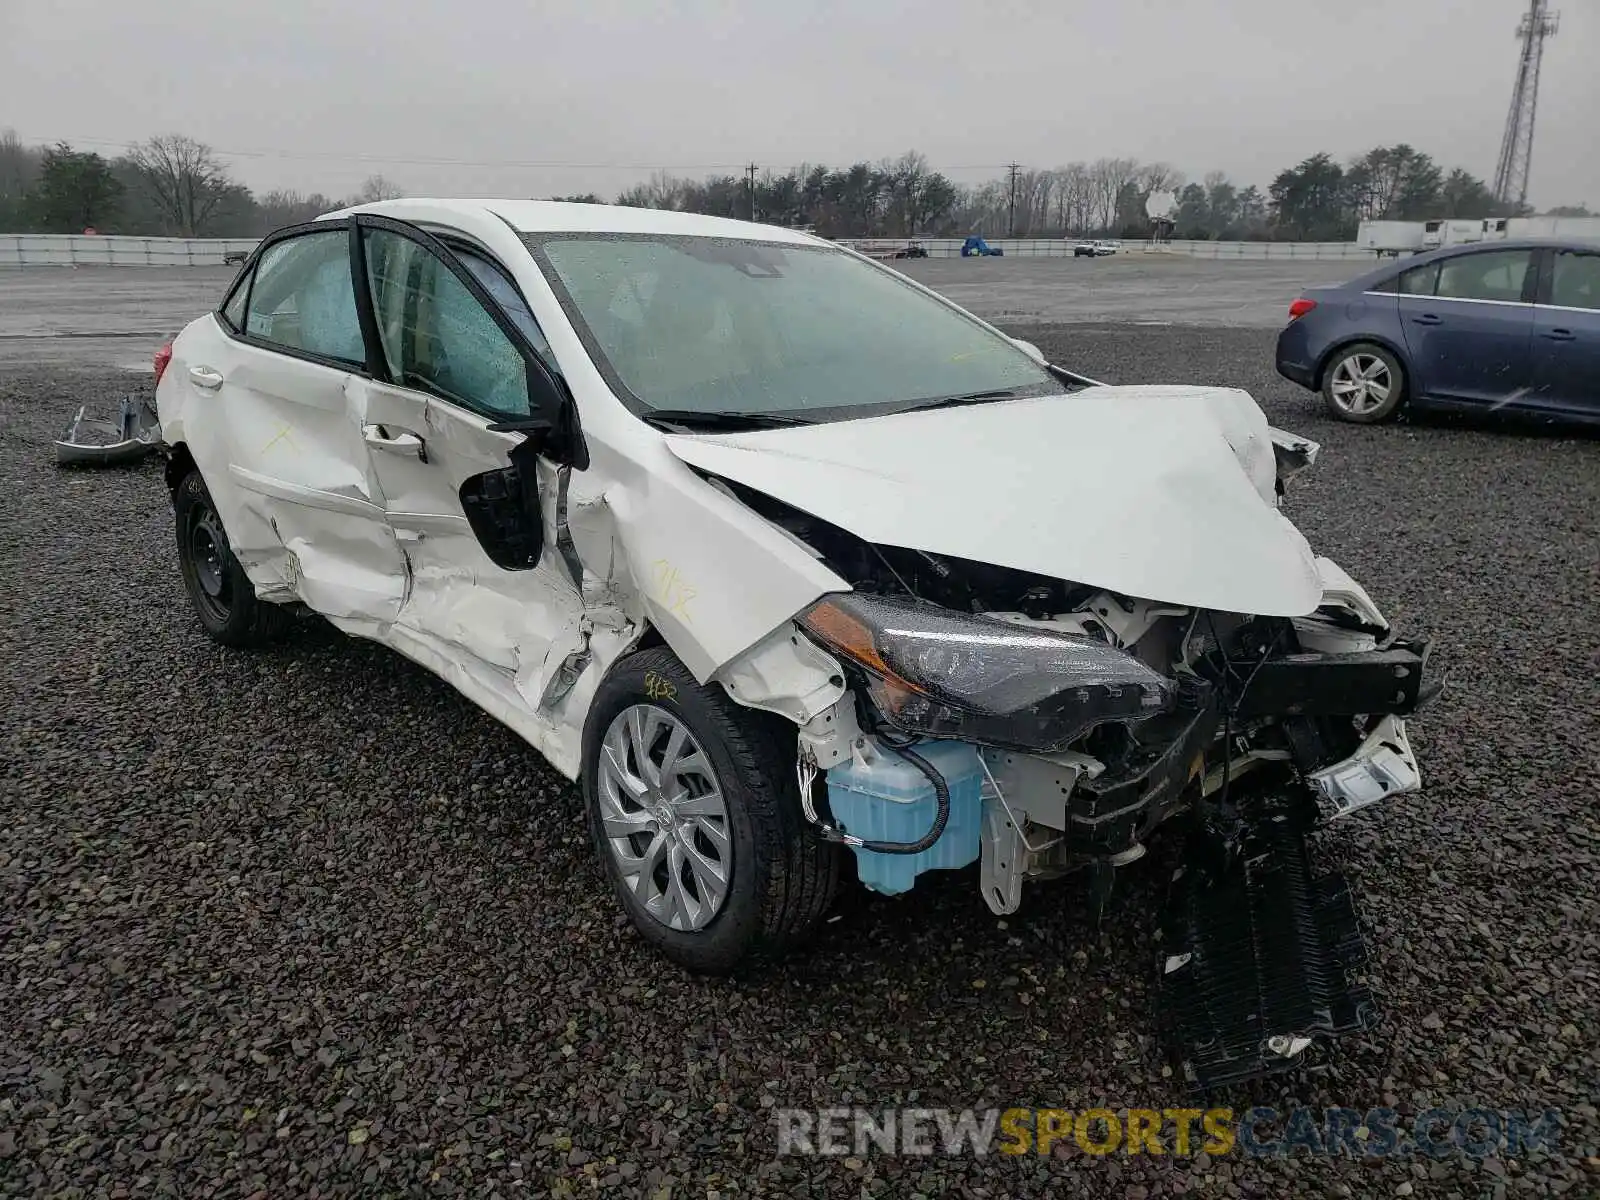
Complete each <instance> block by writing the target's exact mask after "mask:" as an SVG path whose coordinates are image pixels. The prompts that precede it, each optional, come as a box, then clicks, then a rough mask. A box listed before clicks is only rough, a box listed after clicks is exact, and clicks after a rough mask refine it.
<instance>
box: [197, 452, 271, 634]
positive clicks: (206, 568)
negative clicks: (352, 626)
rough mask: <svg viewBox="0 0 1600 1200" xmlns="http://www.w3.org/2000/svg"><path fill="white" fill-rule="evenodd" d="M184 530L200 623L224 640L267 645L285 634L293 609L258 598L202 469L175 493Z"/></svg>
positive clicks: (207, 631) (209, 632)
mask: <svg viewBox="0 0 1600 1200" xmlns="http://www.w3.org/2000/svg"><path fill="white" fill-rule="evenodd" d="M172 508H173V514H174V516H175V518H176V525H177V535H178V566H179V569H180V570H181V571H182V572H183V586H184V588H185V589H186V590H187V591H188V593H189V603H190V604H192V605H193V606H194V611H195V615H196V616H197V617H199V618H200V625H201V627H202V628H204V629H205V631H206V633H207V634H209V635H210V637H211V639H212V640H213V641H216V642H220V643H221V644H222V645H224V646H234V647H241V648H247V647H253V646H264V645H266V644H268V643H269V642H273V641H276V640H277V639H278V638H279V637H281V636H282V634H283V632H284V630H285V629H287V628H288V626H289V623H290V620H291V618H290V615H289V612H288V610H287V609H284V608H282V607H280V606H279V605H276V604H267V603H264V602H262V601H261V600H259V599H257V597H256V589H255V585H253V584H252V583H251V582H250V577H249V576H248V575H246V574H245V572H244V568H243V567H242V566H240V565H239V560H238V559H236V558H234V556H233V551H232V550H231V549H229V547H228V535H227V532H226V531H225V530H224V529H223V528H222V518H221V517H220V516H218V515H217V508H216V505H215V504H214V503H213V502H212V499H211V493H210V492H208V491H207V490H206V484H205V480H203V479H201V478H200V472H199V471H190V472H189V473H188V474H187V475H185V476H184V477H183V480H182V482H180V483H179V484H178V486H177V489H176V490H175V491H174V492H173V494H172Z"/></svg>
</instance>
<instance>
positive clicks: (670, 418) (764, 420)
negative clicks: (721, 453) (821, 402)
mask: <svg viewBox="0 0 1600 1200" xmlns="http://www.w3.org/2000/svg"><path fill="white" fill-rule="evenodd" d="M640 417H641V418H642V419H643V420H645V421H648V422H649V423H650V424H652V425H657V426H667V425H676V426H678V427H679V428H682V429H707V430H713V431H719V430H720V431H727V432H729V433H734V432H737V431H738V430H741V429H782V428H785V427H786V426H790V425H811V424H815V422H813V421H810V420H807V419H806V418H805V417H791V416H787V415H785V414H783V413H763V412H721V411H717V410H715V409H711V410H703V409H694V408H652V409H651V410H650V411H649V412H646V413H641V414H640Z"/></svg>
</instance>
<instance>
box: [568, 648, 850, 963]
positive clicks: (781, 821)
mask: <svg viewBox="0 0 1600 1200" xmlns="http://www.w3.org/2000/svg"><path fill="white" fill-rule="evenodd" d="M584 747H585V752H584V770H583V792H584V800H585V805H586V808H587V810H588V819H589V829H590V834H591V836H592V838H593V841H594V845H595V849H596V851H597V852H598V854H599V856H600V861H601V864H602V866H603V868H604V870H605V873H606V876H607V878H608V879H610V881H611V883H612V886H613V888H614V889H615V891H616V893H617V897H618V899H619V900H620V901H621V903H622V907H623V909H624V910H625V911H626V912H627V914H628V917H629V919H630V920H631V921H632V922H633V925H634V927H635V928H636V929H637V930H638V931H639V933H640V934H641V936H643V937H644V939H645V940H646V941H647V942H649V943H650V944H651V945H653V946H655V947H656V948H657V949H658V950H660V951H661V952H662V953H664V954H665V955H666V956H667V957H668V958H670V959H672V960H673V961H674V962H676V963H678V964H679V965H680V966H683V967H686V968H688V969H689V970H691V971H696V972H700V973H703V974H713V975H723V974H728V973H730V972H732V971H734V970H736V969H738V968H739V967H741V966H743V965H746V964H748V963H750V962H752V961H758V960H761V959H771V958H775V957H777V956H779V955H781V954H782V953H783V952H785V951H786V950H788V949H790V948H791V947H793V946H795V945H796V944H797V943H799V942H801V941H802V940H803V939H804V938H805V937H806V936H807V935H808V934H809V933H811V932H812V931H813V930H814V929H815V927H816V925H817V924H818V922H819V921H820V920H821V918H822V917H823V915H824V914H825V913H826V912H827V910H828V908H829V906H830V905H831V903H832V901H833V898H834V894H835V892H836V890H837V888H838V883H839V875H840V867H841V863H842V858H841V853H840V850H839V847H837V846H834V845H831V844H829V843H826V842H824V841H822V840H821V839H820V838H818V837H817V836H816V834H815V833H813V832H812V831H811V830H810V829H808V828H807V827H806V825H805V822H804V817H803V816H802V814H801V812H800V801H799V785H798V783H797V781H796V773H795V754H796V745H795V732H794V726H793V725H790V724H788V723H787V722H785V721H783V720H782V719H781V718H777V717H773V716H771V715H770V714H767V713H762V712H757V711H755V710H753V709H747V708H744V707H743V706H742V705H738V704H735V703H734V702H733V701H732V700H730V699H729V698H728V696H727V694H726V693H725V692H724V691H723V690H722V689H721V688H720V687H717V686H715V685H712V686H706V687H702V686H701V685H700V684H698V683H696V682H695V680H694V676H692V675H691V674H690V673H689V671H688V670H687V668H685V667H684V666H683V664H682V663H680V662H679V661H678V659H677V658H676V656H674V655H673V654H672V652H671V651H670V650H668V649H666V648H665V647H653V648H651V649H648V650H642V651H640V652H638V653H637V654H633V655H631V656H629V657H628V658H626V659H624V660H622V661H621V662H620V663H618V664H617V665H616V666H614V667H613V668H612V670H611V673H610V674H609V675H608V676H607V677H606V680H605V682H604V683H602V684H601V685H600V689H599V691H598V692H597V693H596V695H595V700H594V704H593V706H592V707H591V709H590V712H589V719H588V722H587V724H586V726H585V731H584Z"/></svg>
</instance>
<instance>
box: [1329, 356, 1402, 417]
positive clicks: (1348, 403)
mask: <svg viewBox="0 0 1600 1200" xmlns="http://www.w3.org/2000/svg"><path fill="white" fill-rule="evenodd" d="M1405 398H1406V373H1405V368H1404V367H1402V366H1401V365H1400V360H1399V359H1397V358H1396V357H1395V356H1394V355H1393V354H1391V353H1390V352H1389V351H1387V350H1385V349H1384V348H1383V347H1382V346H1378V345H1374V344H1373V343H1371V342H1357V343H1355V344H1354V345H1351V346H1345V347H1344V348H1343V349H1341V350H1338V351H1336V352H1335V353H1334V356H1333V357H1332V358H1331V359H1330V360H1329V361H1328V365H1327V367H1326V368H1325V369H1324V370H1323V372H1322V399H1323V402H1324V403H1325V404H1326V405H1327V406H1328V411H1329V412H1330V413H1332V414H1333V415H1334V416H1335V417H1337V418H1338V419H1339V420H1341V421H1350V422H1353V423H1354V424H1357V425H1376V424H1378V423H1379V422H1380V421H1387V420H1388V419H1389V418H1390V417H1392V416H1394V415H1395V413H1397V412H1398V411H1400V405H1401V404H1403V403H1404V402H1405Z"/></svg>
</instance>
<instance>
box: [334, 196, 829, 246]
mask: <svg viewBox="0 0 1600 1200" xmlns="http://www.w3.org/2000/svg"><path fill="white" fill-rule="evenodd" d="M355 212H362V213H375V214H378V215H381V216H386V217H394V218H396V219H398V220H407V219H426V220H438V218H439V215H440V213H441V212H444V213H447V214H448V213H452V212H453V213H458V214H460V215H462V216H468V215H473V216H481V215H483V214H485V213H488V214H491V215H493V216H496V217H499V218H500V219H501V220H503V221H505V222H506V224H508V225H510V226H511V227H512V228H513V229H515V230H516V231H517V232H518V233H534V234H538V233H661V234H669V235H672V234H676V235H678V236H682V237H724V238H744V239H747V240H755V241H764V242H789V243H795V244H800V245H815V244H817V243H818V242H821V241H823V240H824V239H822V238H818V237H816V236H815V235H813V234H808V233H803V232H801V231H800V230H798V229H785V228H783V227H781V226H777V225H759V224H756V223H755V222H753V221H737V220H733V219H731V218H728V217H706V216H701V215H700V214H699V213H686V212H674V211H672V210H670V209H660V208H630V207H627V206H625V205H620V204H574V203H567V202H564V201H559V200H496V199H482V200H460V199H428V198H423V197H408V198H406V199H404V200H381V201H378V202H377V203H375V204H358V205H355V206H354V207H352V208H344V209H340V210H339V211H338V212H332V213H328V214H326V215H325V217H323V218H320V219H328V218H333V217H341V216H348V215H349V214H350V213H355Z"/></svg>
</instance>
